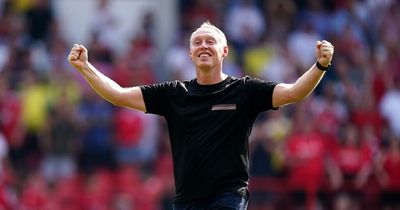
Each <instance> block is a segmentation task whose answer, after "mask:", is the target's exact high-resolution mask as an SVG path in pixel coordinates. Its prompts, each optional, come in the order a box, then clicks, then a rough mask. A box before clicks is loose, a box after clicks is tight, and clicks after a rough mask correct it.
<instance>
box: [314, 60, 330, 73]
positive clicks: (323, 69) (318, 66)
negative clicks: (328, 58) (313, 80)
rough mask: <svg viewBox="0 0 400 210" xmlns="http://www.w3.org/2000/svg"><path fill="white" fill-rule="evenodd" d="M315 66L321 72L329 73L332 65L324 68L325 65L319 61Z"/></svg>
mask: <svg viewBox="0 0 400 210" xmlns="http://www.w3.org/2000/svg"><path fill="white" fill-rule="evenodd" d="M315 66H316V67H317V69H319V70H321V71H327V70H328V69H329V67H330V66H331V65H330V64H328V65H327V66H323V65H322V64H321V63H320V62H319V61H318V60H317V61H316V62H315Z"/></svg>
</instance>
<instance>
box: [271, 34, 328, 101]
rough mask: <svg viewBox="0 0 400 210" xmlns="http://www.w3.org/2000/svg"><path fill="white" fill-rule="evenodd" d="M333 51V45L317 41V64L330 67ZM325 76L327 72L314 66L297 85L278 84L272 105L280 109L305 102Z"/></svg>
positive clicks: (298, 80)
mask: <svg viewBox="0 0 400 210" xmlns="http://www.w3.org/2000/svg"><path fill="white" fill-rule="evenodd" d="M333 51H334V48H333V45H332V44H331V43H329V42H328V41H325V40H324V41H317V42H316V46H315V53H316V57H317V62H318V63H319V64H321V66H322V67H324V68H326V67H328V66H329V65H330V63H331V60H332V57H333ZM324 74H325V71H324V70H321V67H320V68H318V67H317V65H316V64H314V65H312V66H311V67H310V68H309V69H308V70H307V71H306V72H305V73H304V74H303V75H302V76H301V77H300V78H298V79H297V81H296V82H295V83H292V84H287V83H280V84H278V85H277V86H276V87H275V89H274V93H273V96H272V105H273V106H274V107H280V106H284V105H286V104H290V103H295V102H299V101H301V100H303V99H304V98H305V97H307V96H308V95H310V93H311V92H312V91H313V90H314V89H315V87H317V85H318V83H319V82H320V81H321V79H322V77H323V76H324Z"/></svg>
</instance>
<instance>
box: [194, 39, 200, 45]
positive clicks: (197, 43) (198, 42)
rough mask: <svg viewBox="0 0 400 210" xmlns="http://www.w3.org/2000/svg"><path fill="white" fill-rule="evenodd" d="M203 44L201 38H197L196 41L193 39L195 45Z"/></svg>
mask: <svg viewBox="0 0 400 210" xmlns="http://www.w3.org/2000/svg"><path fill="white" fill-rule="evenodd" d="M200 44H201V41H200V40H195V41H193V45H200Z"/></svg>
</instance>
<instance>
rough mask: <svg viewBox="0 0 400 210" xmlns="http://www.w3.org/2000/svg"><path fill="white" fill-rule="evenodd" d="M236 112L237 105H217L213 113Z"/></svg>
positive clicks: (213, 107)
mask: <svg viewBox="0 0 400 210" xmlns="http://www.w3.org/2000/svg"><path fill="white" fill-rule="evenodd" d="M223 110H236V104H215V105H213V106H212V107H211V111H223Z"/></svg>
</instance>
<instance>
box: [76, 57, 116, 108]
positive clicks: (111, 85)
mask: <svg viewBox="0 0 400 210" xmlns="http://www.w3.org/2000/svg"><path fill="white" fill-rule="evenodd" d="M78 70H79V72H80V73H81V74H82V76H83V77H84V78H85V79H86V81H87V82H88V83H89V85H90V86H91V87H92V89H93V90H94V91H95V92H96V93H97V94H98V95H100V96H101V97H102V98H104V99H105V100H107V101H109V102H110V103H112V104H118V100H119V99H118V98H119V94H120V93H121V92H122V90H123V88H122V87H121V86H120V85H118V84H117V83H116V82H114V81H113V80H111V79H110V78H108V77H107V76H105V75H104V74H103V73H101V72H100V71H98V70H97V69H96V68H95V67H94V66H93V65H92V64H90V63H89V62H86V63H85V65H84V66H83V67H82V68H81V69H78Z"/></svg>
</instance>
